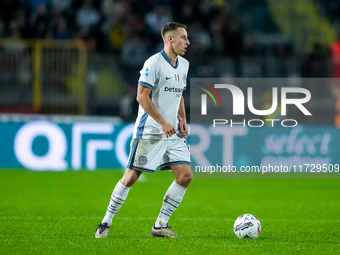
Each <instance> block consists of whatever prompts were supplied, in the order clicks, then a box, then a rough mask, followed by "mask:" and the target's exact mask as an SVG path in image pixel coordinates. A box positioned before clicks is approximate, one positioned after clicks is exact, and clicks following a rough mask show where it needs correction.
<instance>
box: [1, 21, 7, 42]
mask: <svg viewBox="0 0 340 255" xmlns="http://www.w3.org/2000/svg"><path fill="white" fill-rule="evenodd" d="M5 37H6V32H5V22H4V21H3V20H0V39H1V38H5Z"/></svg>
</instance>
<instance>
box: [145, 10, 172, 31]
mask: <svg viewBox="0 0 340 255" xmlns="http://www.w3.org/2000/svg"><path fill="white" fill-rule="evenodd" d="M171 20H172V16H171V13H170V10H169V7H168V6H161V5H156V7H155V8H154V9H153V11H152V12H149V13H148V14H146V16H145V22H146V24H148V26H149V28H150V30H151V32H152V33H153V34H156V35H159V31H161V28H162V27H163V26H164V25H165V24H166V23H168V22H170V21H171Z"/></svg>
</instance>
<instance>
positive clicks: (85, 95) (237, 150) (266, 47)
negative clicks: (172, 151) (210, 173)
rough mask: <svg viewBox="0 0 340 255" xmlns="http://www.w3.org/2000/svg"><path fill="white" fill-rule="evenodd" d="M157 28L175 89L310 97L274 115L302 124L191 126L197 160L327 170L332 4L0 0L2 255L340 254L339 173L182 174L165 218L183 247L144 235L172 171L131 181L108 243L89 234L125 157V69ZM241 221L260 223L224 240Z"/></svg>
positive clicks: (130, 82) (337, 100) (145, 52)
mask: <svg viewBox="0 0 340 255" xmlns="http://www.w3.org/2000/svg"><path fill="white" fill-rule="evenodd" d="M168 21H178V22H182V23H184V24H187V25H188V35H189V39H190V41H191V45H190V47H189V49H188V52H187V54H186V56H185V57H186V58H187V59H188V60H189V61H190V70H189V77H188V82H190V78H206V77H208V78H211V77H213V78H218V77H228V78H230V77H235V78H274V77H275V78H291V81H292V85H291V86H293V87H298V86H302V87H305V88H307V89H308V90H310V92H311V94H312V101H311V102H309V103H308V106H307V108H308V109H309V110H310V111H311V112H312V113H313V117H312V118H305V117H304V116H301V113H300V114H299V111H298V110H297V109H295V108H296V107H295V108H289V109H288V118H295V119H297V120H298V121H299V123H301V124H302V125H299V126H297V127H296V128H293V129H290V128H286V129H285V128H280V127H274V128H261V129H255V128H246V129H242V128H235V129H230V130H232V131H230V130H229V132H220V133H218V132H219V131H217V132H215V133H213V132H212V131H211V129H209V128H208V127H206V126H203V125H200V126H199V128H200V129H199V130H200V131H201V135H205V136H206V137H205V138H207V139H202V140H204V142H205V143H206V144H205V145H207V146H206V147H205V150H206V151H205V153H206V154H208V156H209V158H210V159H213V161H214V162H210V163H212V164H215V163H218V164H219V165H227V164H231V165H235V166H237V167H239V166H240V165H257V166H259V165H260V164H266V163H271V164H277V165H279V164H282V163H288V164H291V163H292V164H304V163H309V164H310V163H314V164H321V165H322V164H326V166H327V167H328V170H330V169H331V167H330V166H331V165H332V166H333V170H334V169H336V168H337V169H339V163H340V162H339V151H340V135H339V129H338V128H339V127H340V85H339V84H340V82H337V80H336V79H333V78H340V37H339V34H340V33H339V32H340V1H338V0H284V1H280V0H185V1H182V0H144V1H142V0H140V1H138V0H1V1H0V169H1V171H0V187H1V188H0V192H1V194H3V196H2V197H1V199H0V201H1V202H0V253H1V254H37V253H38V254H80V253H81V254H89V253H91V254H98V253H104V254H108V253H112V252H113V251H114V252H116V253H133V254H146V253H148V254H161V253H169V254H190V253H191V254H204V253H210V254H226V253H228V254H246V253H249V251H251V252H252V253H253V254H267V253H271V254H277V253H289V254H297V253H300V252H301V253H305V254H336V253H339V234H338V232H337V231H338V226H339V220H338V212H339V203H336V201H338V194H339V188H337V187H339V180H340V179H338V178H333V179H331V178H327V179H326V178H325V179H309V178H305V179H294V178H276V179H259V178H248V179H241V178H239V179H236V178H234V179H231V178H223V179H222V178H214V179H211V178H196V179H195V180H194V181H193V183H192V184H191V186H190V188H189V189H188V191H187V194H186V197H185V202H184V203H183V205H181V209H180V210H177V211H176V212H175V214H174V217H173V219H172V220H171V221H172V222H171V226H172V227H174V229H175V230H176V231H178V233H180V234H183V236H184V238H182V239H181V240H159V239H157V240H156V239H152V237H151V235H150V234H149V230H150V227H151V226H152V224H153V222H154V219H155V217H156V216H157V214H158V213H159V207H160V202H161V199H162V197H163V195H164V191H165V190H166V188H167V187H168V186H169V185H170V183H171V182H172V181H173V176H172V174H171V173H158V172H156V173H155V174H154V175H142V177H143V178H140V180H139V183H138V185H135V186H136V187H134V189H132V190H131V192H130V195H129V197H130V198H129V201H128V203H126V204H124V206H123V207H122V209H121V211H120V212H119V213H118V214H117V216H116V219H115V225H114V227H113V228H112V231H111V233H110V234H111V236H110V238H108V239H107V240H95V239H94V233H95V226H96V225H97V224H98V223H99V222H100V220H101V219H102V216H103V214H104V212H105V209H106V206H107V203H108V198H109V194H110V193H111V192H112V189H113V185H114V183H116V182H117V180H118V179H119V178H120V176H121V172H120V171H121V170H122V169H123V168H124V167H125V163H126V161H127V155H128V152H129V141H130V139H131V135H132V128H133V122H134V120H135V117H136V114H137V102H136V100H135V98H136V85H137V81H138V77H139V70H140V69H141V67H142V64H143V62H144V61H145V60H146V58H148V57H149V56H150V55H152V54H154V53H156V52H158V51H160V50H161V49H162V45H163V44H162V41H161V36H160V28H161V27H162V26H163V25H164V24H165V23H167V22H168ZM300 78H313V79H306V80H304V82H303V83H301V82H299V81H301V79H300ZM316 78H327V79H323V80H320V79H319V80H318V79H316ZM308 81H310V83H309V82H308ZM188 87H189V89H188V90H189V91H190V86H188ZM242 89H244V88H242ZM270 89H271V87H270V86H268V84H261V83H259V84H256V89H255V88H254V106H255V108H257V109H261V108H263V109H268V108H269V106H268V105H269V104H270V102H271V94H270ZM188 90H187V91H186V92H185V93H184V97H185V101H186V107H187V113H188V114H189V113H190V111H189V108H190V107H189V102H190V93H189V91H188ZM247 117H248V116H247ZM203 147H204V146H203ZM191 148H193V146H192V147H191ZM196 148H197V146H196ZM201 151H202V150H201ZM201 151H199V152H201ZM192 155H194V153H193V150H192ZM204 155H205V154H204V153H201V154H198V156H197V155H194V156H195V157H194V160H195V161H196V162H195V163H197V164H200V165H204V163H206V162H207V161H205V157H204ZM335 164H338V165H337V167H334V166H335ZM26 169H29V170H34V171H44V172H33V171H27V170H26ZM69 169H70V170H82V169H85V171H65V170H69ZM95 169H109V170H115V171H93V172H90V171H87V170H95ZM45 170H51V171H65V172H61V173H56V172H45ZM333 172H334V171H333ZM333 174H334V173H333ZM319 176H320V175H317V176H315V175H314V176H313V177H319ZM338 176H339V172H338V173H335V175H331V176H330V177H338ZM223 177H225V176H223ZM257 177H259V176H257ZM261 177H267V176H266V175H261ZM275 177H282V175H280V176H275ZM291 177H292V176H291ZM294 177H301V176H295V175H294ZM326 177H329V176H328V175H327V176H326ZM337 183H338V184H337ZM150 197H151V199H150ZM202 203H204V206H202ZM243 213H252V214H254V215H256V216H257V217H259V219H260V220H261V223H262V226H263V229H262V230H263V232H262V234H261V236H260V237H259V238H258V239H256V240H243V239H242V240H238V239H237V238H236V237H235V235H234V233H233V232H232V225H233V222H234V220H235V219H236V217H238V216H239V215H241V214H243ZM146 251H148V252H146Z"/></svg>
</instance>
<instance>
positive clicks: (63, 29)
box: [54, 18, 71, 40]
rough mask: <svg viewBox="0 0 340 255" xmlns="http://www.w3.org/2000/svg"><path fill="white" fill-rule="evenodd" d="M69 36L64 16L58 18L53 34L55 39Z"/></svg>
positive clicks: (65, 38)
mask: <svg viewBox="0 0 340 255" xmlns="http://www.w3.org/2000/svg"><path fill="white" fill-rule="evenodd" d="M70 38H71V36H70V34H69V33H68V30H67V21H66V20H65V19H64V18H60V19H59V21H58V24H57V28H56V32H55V34H54V39H56V40H67V39H70Z"/></svg>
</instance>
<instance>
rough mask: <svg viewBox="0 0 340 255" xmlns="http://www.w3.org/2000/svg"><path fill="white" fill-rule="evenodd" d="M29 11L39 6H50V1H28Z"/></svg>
mask: <svg viewBox="0 0 340 255" xmlns="http://www.w3.org/2000/svg"><path fill="white" fill-rule="evenodd" d="M28 2H29V4H30V6H31V9H32V10H33V11H34V10H35V9H36V8H38V7H39V6H40V5H45V6H49V5H50V4H51V0H28Z"/></svg>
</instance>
